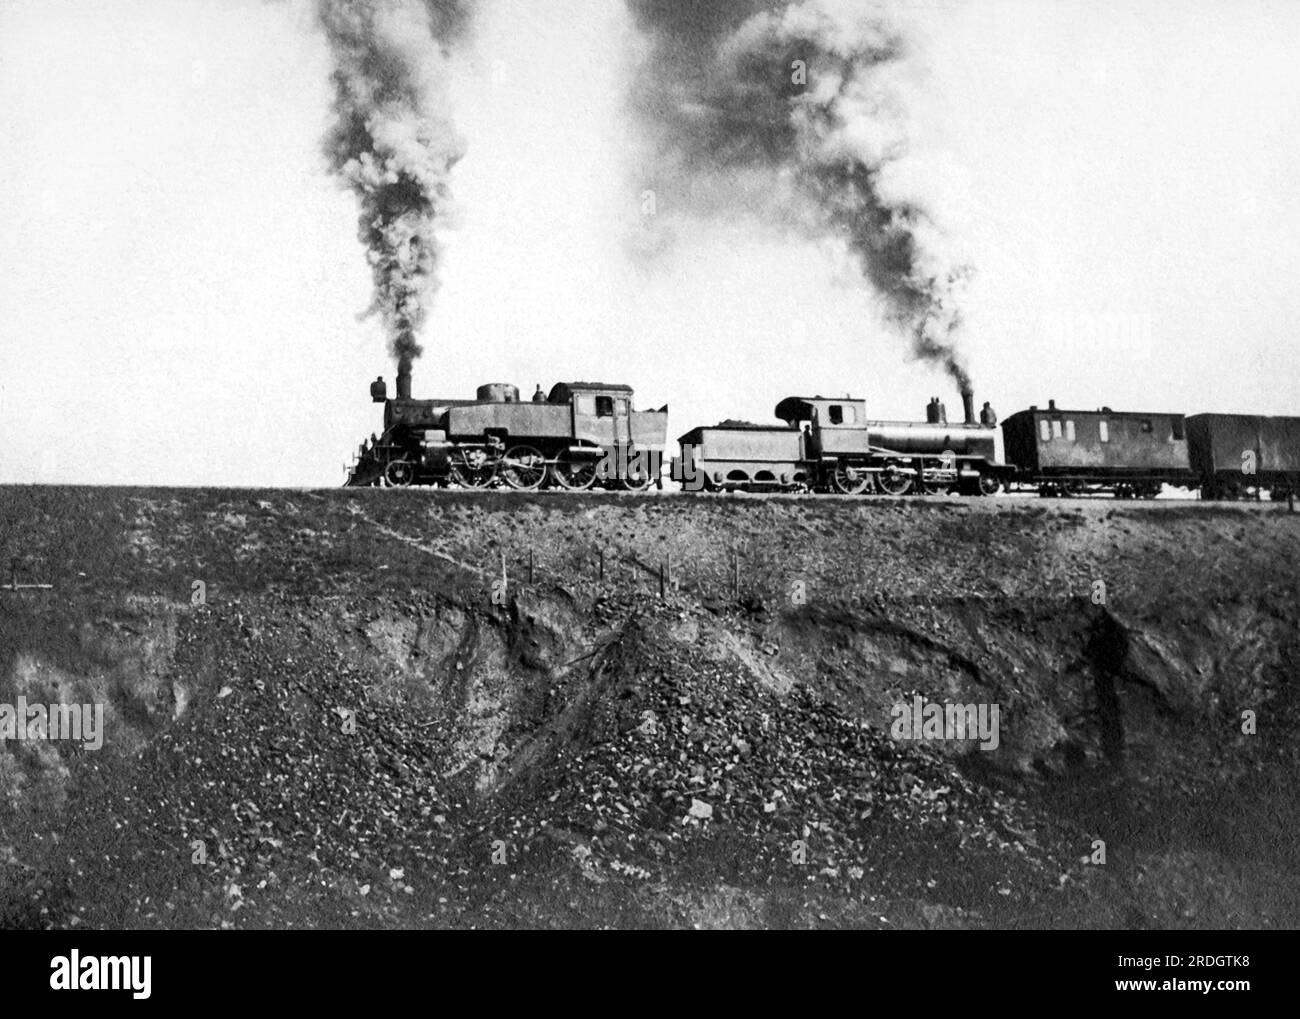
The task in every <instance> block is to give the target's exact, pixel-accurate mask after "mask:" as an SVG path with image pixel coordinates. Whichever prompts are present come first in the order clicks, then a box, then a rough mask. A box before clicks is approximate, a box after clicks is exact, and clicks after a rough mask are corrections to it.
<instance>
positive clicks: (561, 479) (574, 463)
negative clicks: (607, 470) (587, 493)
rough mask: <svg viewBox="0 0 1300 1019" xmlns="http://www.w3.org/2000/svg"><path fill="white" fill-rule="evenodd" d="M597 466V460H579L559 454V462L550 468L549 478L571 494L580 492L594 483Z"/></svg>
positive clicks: (598, 464) (565, 454)
mask: <svg viewBox="0 0 1300 1019" xmlns="http://www.w3.org/2000/svg"><path fill="white" fill-rule="evenodd" d="M599 466H600V461H598V460H592V459H590V458H584V459H579V458H578V457H571V456H569V454H567V453H561V454H560V459H559V461H558V462H557V463H556V464H555V465H554V466H552V467H551V477H553V478H554V479H555V483H556V484H557V485H559V486H560V487H561V488H567V489H569V491H571V492H581V491H583V490H584V489H588V488H590V487H591V486H592V485H593V484H594V483H595V481H596V471H597V469H598V468H599Z"/></svg>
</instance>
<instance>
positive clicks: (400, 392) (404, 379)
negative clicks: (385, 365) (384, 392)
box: [397, 361, 411, 400]
mask: <svg viewBox="0 0 1300 1019" xmlns="http://www.w3.org/2000/svg"><path fill="white" fill-rule="evenodd" d="M397 398H398V399H399V400H409V399H410V398H411V366H410V364H408V363H406V362H405V361H404V362H403V363H402V364H400V365H398V368H397Z"/></svg>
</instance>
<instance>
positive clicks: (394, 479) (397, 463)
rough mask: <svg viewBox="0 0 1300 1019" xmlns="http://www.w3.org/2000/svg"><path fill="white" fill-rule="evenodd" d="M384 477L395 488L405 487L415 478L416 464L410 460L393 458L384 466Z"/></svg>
mask: <svg viewBox="0 0 1300 1019" xmlns="http://www.w3.org/2000/svg"><path fill="white" fill-rule="evenodd" d="M384 478H385V479H386V480H387V481H388V483H389V484H390V485H392V486H393V487H394V488H405V487H406V486H407V485H409V484H410V483H411V482H412V481H414V480H415V464H413V463H411V461H410V460H393V461H392V462H391V463H389V465H388V466H387V467H385V468H384Z"/></svg>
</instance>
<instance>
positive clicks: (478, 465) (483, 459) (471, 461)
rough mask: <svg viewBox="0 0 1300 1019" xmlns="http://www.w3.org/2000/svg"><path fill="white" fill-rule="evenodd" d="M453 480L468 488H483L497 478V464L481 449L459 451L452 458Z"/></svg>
mask: <svg viewBox="0 0 1300 1019" xmlns="http://www.w3.org/2000/svg"><path fill="white" fill-rule="evenodd" d="M450 473H451V480H452V481H454V482H455V483H456V484H458V485H464V486H465V487H466V488H483V487H485V486H486V485H488V484H490V483H491V481H492V479H493V478H494V477H495V476H496V464H494V463H493V462H492V460H491V459H490V458H489V457H488V455H487V453H485V452H484V451H483V450H481V449H458V450H457V451H456V452H455V454H453V456H452V458H451V472H450Z"/></svg>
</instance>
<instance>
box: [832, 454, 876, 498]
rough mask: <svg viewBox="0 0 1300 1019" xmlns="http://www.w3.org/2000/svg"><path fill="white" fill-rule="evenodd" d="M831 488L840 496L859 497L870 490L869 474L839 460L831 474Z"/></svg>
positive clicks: (858, 465) (861, 468)
mask: <svg viewBox="0 0 1300 1019" xmlns="http://www.w3.org/2000/svg"><path fill="white" fill-rule="evenodd" d="M831 487H832V488H833V489H834V490H835V491H836V492H839V493H840V494H841V495H861V494H862V493H863V492H866V491H869V490H870V488H871V472H870V471H868V470H866V469H864V468H863V467H862V465H861V464H852V463H845V462H844V461H843V460H841V461H840V462H839V463H837V464H836V465H835V470H833V471H832V472H831Z"/></svg>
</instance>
